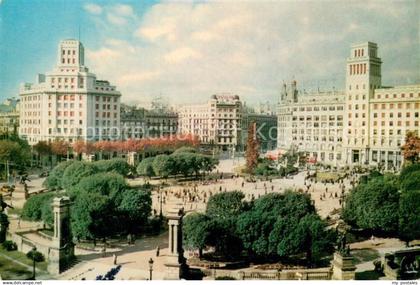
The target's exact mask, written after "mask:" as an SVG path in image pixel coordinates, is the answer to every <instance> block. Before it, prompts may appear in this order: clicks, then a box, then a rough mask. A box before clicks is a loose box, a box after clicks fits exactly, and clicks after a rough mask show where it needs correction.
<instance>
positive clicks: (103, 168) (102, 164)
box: [93, 158, 131, 177]
mask: <svg viewBox="0 0 420 285" xmlns="http://www.w3.org/2000/svg"><path fill="white" fill-rule="evenodd" d="M93 164H94V166H95V167H96V168H97V169H98V171H100V172H111V171H114V172H117V173H118V174H121V175H122V176H124V177H127V175H128V173H129V172H130V171H131V166H130V165H129V164H128V163H127V161H126V160H125V159H122V158H113V159H110V160H99V161H95V162H94V163H93Z"/></svg>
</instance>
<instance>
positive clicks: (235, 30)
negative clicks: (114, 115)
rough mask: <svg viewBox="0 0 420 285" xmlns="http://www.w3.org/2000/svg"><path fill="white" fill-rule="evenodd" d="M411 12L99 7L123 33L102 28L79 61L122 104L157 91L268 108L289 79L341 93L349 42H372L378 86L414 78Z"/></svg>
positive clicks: (390, 8) (399, 6) (274, 5)
mask: <svg viewBox="0 0 420 285" xmlns="http://www.w3.org/2000/svg"><path fill="white" fill-rule="evenodd" d="M413 5H414V4H413V3H410V2H409V3H402V2H398V3H393V2H390V3H389V4H387V5H386V6H383V5H380V6H381V7H377V5H376V6H375V5H369V7H368V9H365V7H364V5H360V4H359V3H350V4H348V3H345V2H327V3H324V4H319V3H315V2H304V3H294V2H287V1H285V2H282V1H281V2H263V3H250V2H236V3H233V2H230V3H229V2H208V3H173V2H164V3H159V4H156V5H153V6H152V7H151V8H149V9H148V10H147V11H146V12H144V14H142V15H141V17H140V16H137V15H136V14H135V13H134V11H133V9H132V7H131V6H129V5H113V6H109V7H108V6H107V7H104V8H103V9H104V12H105V13H106V15H107V17H105V19H104V20H103V21H104V22H105V23H107V22H111V23H112V24H113V25H115V27H116V28H118V27H123V29H120V33H119V34H116V33H115V30H104V31H102V32H103V33H104V34H103V35H102V38H104V39H105V40H104V41H103V42H102V45H101V47H100V48H98V49H97V50H90V51H88V53H87V62H88V64H89V67H91V70H92V71H93V72H96V73H98V75H100V77H102V78H105V79H109V80H111V81H112V82H114V83H115V84H117V87H118V89H119V90H121V92H122V94H123V97H122V99H123V101H133V100H138V101H144V100H146V99H145V98H150V97H152V96H156V95H160V94H162V96H167V98H169V99H170V100H171V99H172V103H175V102H176V103H181V104H182V103H185V102H204V101H205V100H207V99H208V97H209V96H210V95H211V94H214V93H217V92H232V93H237V94H238V95H240V96H241V97H242V98H243V99H245V100H250V101H254V102H255V101H266V100H270V101H272V102H276V101H277V96H278V93H279V87H280V86H281V83H282V82H283V80H285V81H289V80H291V78H293V77H294V78H295V79H296V80H297V81H298V85H299V86H301V87H304V88H309V87H314V86H302V85H303V83H305V82H306V83H307V85H311V84H312V83H313V82H318V81H322V80H325V79H332V78H335V79H337V80H338V82H337V84H336V87H339V88H340V87H342V85H340V82H341V83H343V82H344V77H345V74H344V68H345V60H346V58H347V56H348V50H349V48H350V45H351V44H353V43H357V42H365V41H367V40H370V41H374V42H377V43H378V45H379V53H380V56H381V57H382V59H383V61H384V70H383V72H382V74H383V77H384V80H383V82H384V84H387V82H390V81H392V80H390V79H395V78H396V80H397V79H399V80H401V82H403V83H405V82H406V81H407V82H408V81H409V80H411V81H416V80H417V81H420V79H419V78H418V73H416V67H418V65H419V64H420V59H419V57H420V56H419V55H418V53H417V54H416V55H413V54H415V50H418V49H419V43H418V41H417V40H415V39H418V34H417V33H418V28H417V27H416V22H415V21H413V20H412V19H414V18H415V17H416V12H415V9H414V8H413ZM395 15H398V17H395ZM123 39H124V40H123ZM410 39H411V40H410ZM413 58H414V59H413ZM416 76H417V78H416ZM410 78H411V79H410ZM411 81H410V82H411ZM311 82H312V83H311ZM393 84H394V83H393ZM312 85H314V84H312ZM321 87H322V86H321ZM329 87H330V86H329Z"/></svg>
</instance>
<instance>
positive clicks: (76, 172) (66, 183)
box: [61, 161, 98, 190]
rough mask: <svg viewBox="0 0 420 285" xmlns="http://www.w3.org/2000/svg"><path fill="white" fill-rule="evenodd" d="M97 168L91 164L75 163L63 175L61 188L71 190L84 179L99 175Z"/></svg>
mask: <svg viewBox="0 0 420 285" xmlns="http://www.w3.org/2000/svg"><path fill="white" fill-rule="evenodd" d="M97 172H98V170H97V168H96V167H95V166H94V165H93V164H92V163H89V162H83V161H74V162H73V163H72V164H71V165H69V166H68V167H67V168H66V169H65V170H64V173H63V176H62V179H61V187H62V188H63V189H66V190H67V189H70V188H71V187H72V186H75V185H76V184H77V183H79V181H80V180H81V179H82V178H83V177H87V176H89V175H93V174H95V173H97Z"/></svg>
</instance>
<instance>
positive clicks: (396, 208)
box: [342, 163, 420, 243]
mask: <svg viewBox="0 0 420 285" xmlns="http://www.w3.org/2000/svg"><path fill="white" fill-rule="evenodd" d="M419 197H420V164H418V163H416V164H408V165H406V166H405V167H404V168H403V169H402V170H401V172H400V175H399V176H392V175H384V176H383V175H380V176H378V175H374V176H372V175H370V176H368V177H367V179H366V181H365V182H364V183H361V184H359V186H357V187H356V188H355V189H353V191H352V192H350V194H349V196H348V197H347V198H346V200H345V206H344V208H343V213H342V214H343V218H344V220H345V221H346V222H348V223H349V224H350V225H352V226H355V227H357V228H360V229H364V230H370V231H374V232H382V233H386V234H388V235H391V236H398V237H400V238H401V239H402V240H404V241H406V242H407V243H408V242H409V241H410V240H413V239H418V238H420V230H419V229H420V199H419Z"/></svg>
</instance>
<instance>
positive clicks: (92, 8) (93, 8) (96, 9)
mask: <svg viewBox="0 0 420 285" xmlns="http://www.w3.org/2000/svg"><path fill="white" fill-rule="evenodd" d="M83 8H84V9H85V10H86V11H87V12H89V13H90V14H94V15H100V14H101V13H102V7H101V6H99V5H97V4H93V3H88V4H86V5H84V6H83Z"/></svg>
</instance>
